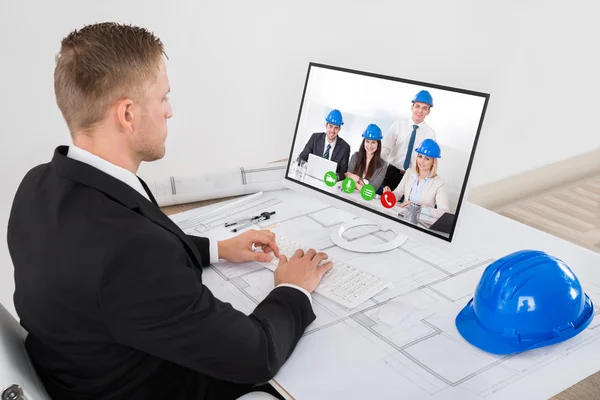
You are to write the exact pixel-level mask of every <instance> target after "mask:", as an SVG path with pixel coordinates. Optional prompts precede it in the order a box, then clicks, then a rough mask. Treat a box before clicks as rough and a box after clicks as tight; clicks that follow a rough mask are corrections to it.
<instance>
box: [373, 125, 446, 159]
mask: <svg viewBox="0 0 600 400" xmlns="http://www.w3.org/2000/svg"><path fill="white" fill-rule="evenodd" d="M413 125H417V126H418V128H417V133H416V135H415V143H414V145H413V153H412V156H411V157H410V165H409V168H414V167H415V160H416V154H415V152H414V151H415V150H416V149H417V147H419V145H420V144H421V142H422V141H423V140H425V139H428V138H430V139H433V140H436V137H435V131H434V130H433V129H432V128H431V127H430V126H429V125H428V124H427V123H426V122H425V121H423V122H421V123H420V124H415V123H414V122H413V121H412V119H410V118H404V119H399V120H396V121H394V123H393V124H392V126H391V127H390V129H389V130H388V132H387V134H386V135H385V136H384V137H383V140H382V141H381V158H382V159H383V160H384V161H387V162H388V163H390V164H392V165H393V166H395V167H396V168H398V169H400V170H402V171H404V161H405V160H406V152H407V151H408V144H409V142H410V135H411V134H412V131H413Z"/></svg>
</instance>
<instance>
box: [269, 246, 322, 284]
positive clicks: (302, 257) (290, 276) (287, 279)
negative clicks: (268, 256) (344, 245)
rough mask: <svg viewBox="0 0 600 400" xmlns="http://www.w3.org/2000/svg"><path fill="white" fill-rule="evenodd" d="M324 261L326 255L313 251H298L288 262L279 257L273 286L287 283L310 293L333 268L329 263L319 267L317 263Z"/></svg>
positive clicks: (284, 257)
mask: <svg viewBox="0 0 600 400" xmlns="http://www.w3.org/2000/svg"><path fill="white" fill-rule="evenodd" d="M325 259H327V254H325V253H317V252H316V251H315V250H314V249H309V250H307V251H306V253H305V252H304V251H303V250H302V249H298V250H296V252H295V253H294V255H293V256H292V257H290V259H289V260H288V259H287V257H286V256H285V255H283V254H282V255H281V256H280V257H279V265H278V266H277V268H276V269H275V286H277V285H279V284H282V283H288V284H291V285H296V286H300V287H301V288H303V289H306V290H307V291H308V292H309V293H312V292H313V291H314V290H315V288H316V287H317V285H318V284H319V282H321V279H322V278H323V275H325V272H327V271H329V270H330V269H331V267H332V266H333V264H332V263H331V261H330V262H326V263H324V264H323V265H321V266H319V263H320V262H321V261H323V260H325Z"/></svg>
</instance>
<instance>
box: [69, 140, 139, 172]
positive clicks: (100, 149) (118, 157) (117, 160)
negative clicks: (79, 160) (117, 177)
mask: <svg viewBox="0 0 600 400" xmlns="http://www.w3.org/2000/svg"><path fill="white" fill-rule="evenodd" d="M109 142H110V141H107V142H104V141H99V140H94V139H93V138H92V137H91V136H90V135H85V134H77V135H75V138H74V139H73V144H74V145H75V146H77V147H79V148H80V149H82V150H85V151H87V152H90V153H92V154H94V155H96V156H98V157H100V158H102V159H104V160H106V161H108V162H109V163H111V164H114V165H116V166H118V167H121V168H124V169H126V170H128V171H130V172H131V173H133V174H134V175H135V174H137V170H138V169H139V167H140V164H141V161H136V160H134V158H133V157H131V156H130V155H129V154H126V153H125V152H123V151H122V150H121V149H123V148H125V146H124V145H123V144H122V143H109ZM115 149H117V150H115Z"/></svg>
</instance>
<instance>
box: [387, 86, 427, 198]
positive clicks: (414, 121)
mask: <svg viewBox="0 0 600 400" xmlns="http://www.w3.org/2000/svg"><path fill="white" fill-rule="evenodd" d="M432 107H433V97H432V96H431V94H430V93H429V92H428V91H427V90H421V91H420V92H419V93H417V94H416V95H415V97H414V98H413V100H412V105H411V107H410V109H411V113H412V115H411V118H402V119H399V120H396V121H394V123H393V124H392V126H391V127H390V129H389V130H388V133H387V135H385V136H384V138H383V141H382V142H381V158H382V159H383V160H384V161H387V162H388V169H387V172H386V175H385V178H384V179H383V183H382V184H381V187H380V188H379V190H378V193H379V194H381V190H382V188H384V187H386V186H388V187H389V188H390V189H391V190H392V191H393V190H394V189H395V188H396V187H397V186H398V184H399V183H400V181H401V180H402V177H403V176H404V173H405V172H406V171H407V170H408V169H409V168H414V165H415V160H416V158H415V149H416V147H417V146H418V145H419V143H421V142H422V141H423V140H425V139H428V138H429V139H434V140H436V135H435V131H434V130H433V129H432V128H431V126H429V124H427V123H426V122H425V118H426V117H427V116H428V115H429V113H430V112H431V108H432Z"/></svg>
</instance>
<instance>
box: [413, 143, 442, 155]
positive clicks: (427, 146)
mask: <svg viewBox="0 0 600 400" xmlns="http://www.w3.org/2000/svg"><path fill="white" fill-rule="evenodd" d="M415 151H416V152H417V153H419V154H423V155H424V156H426V157H431V158H441V157H442V150H441V149H440V145H439V144H437V142H436V141H435V140H433V139H425V140H423V141H422V142H421V144H420V145H419V147H417V149H416V150H415Z"/></svg>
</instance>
